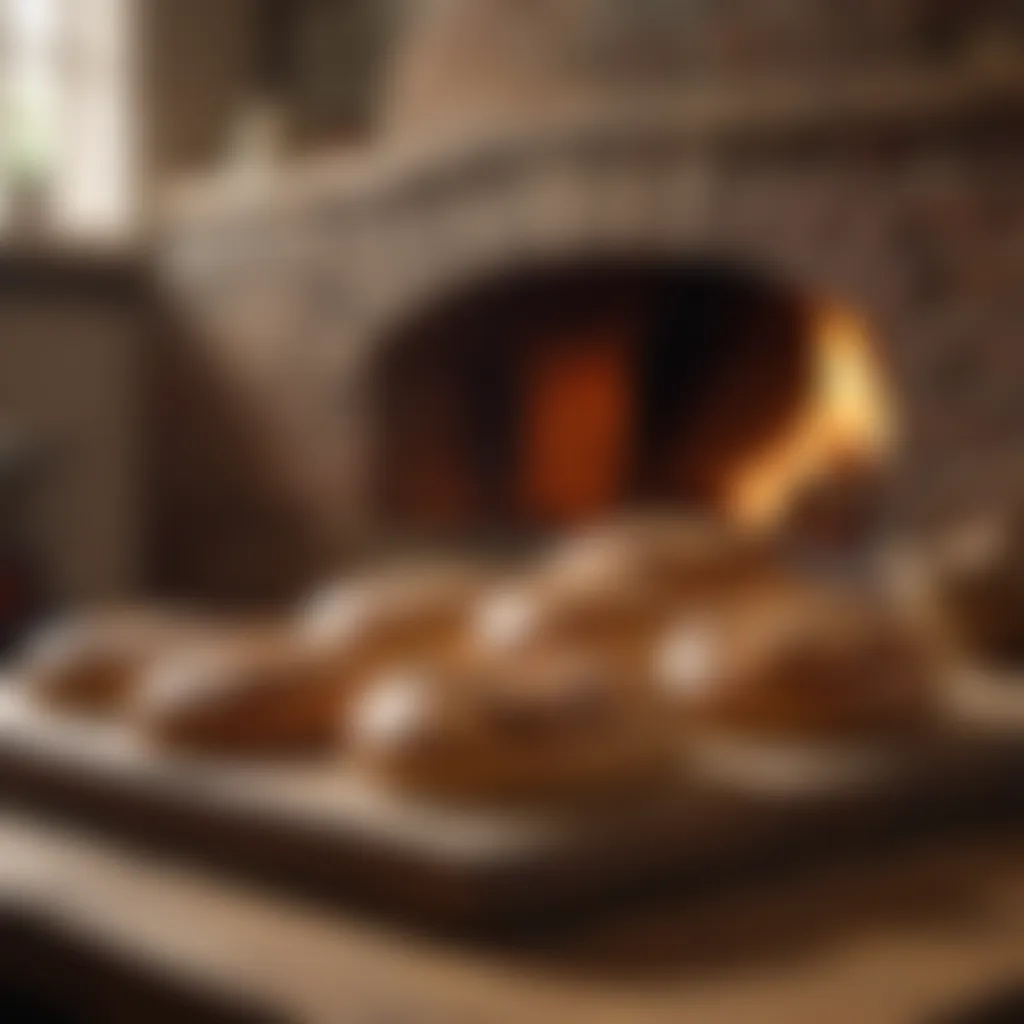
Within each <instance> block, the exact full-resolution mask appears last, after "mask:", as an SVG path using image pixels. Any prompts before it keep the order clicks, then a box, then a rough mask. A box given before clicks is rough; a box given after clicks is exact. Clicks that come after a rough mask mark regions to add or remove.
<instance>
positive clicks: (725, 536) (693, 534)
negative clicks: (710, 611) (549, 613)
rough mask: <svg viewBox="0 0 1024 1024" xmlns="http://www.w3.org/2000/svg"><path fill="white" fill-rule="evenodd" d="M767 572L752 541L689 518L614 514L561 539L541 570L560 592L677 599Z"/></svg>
mask: <svg viewBox="0 0 1024 1024" xmlns="http://www.w3.org/2000/svg"><path fill="white" fill-rule="evenodd" d="M773 571H774V561H773V559H772V558H771V554H770V552H769V551H768V549H767V547H766V546H765V545H764V544H763V543H762V542H761V541H760V540H758V539H756V538H754V537H753V536H751V535H747V534H744V533H741V532H738V531H736V530H733V529H730V528H728V527H726V526H724V525H721V524H718V523H712V522H709V521H706V520H703V519H699V518H696V517H693V516H685V515H670V514H660V515H655V514H649V515H646V516H643V515H640V516H634V517H631V518H625V519H620V520H618V521H616V522H613V523H609V524H606V525H604V526H600V527H597V528H595V529H592V530H590V531H587V532H584V533H582V534H580V535H579V536H576V537H574V538H572V539H570V540H569V541H567V542H565V543H563V544H562V545H561V546H560V547H558V548H556V550H555V551H554V552H553V553H552V555H551V556H550V557H549V558H548V559H547V560H546V562H545V564H544V565H542V567H541V575H543V576H544V578H545V579H546V580H547V581H548V582H549V583H551V584H552V585H553V586H555V587H557V588H559V589H561V590H567V591H573V592H576V591H616V592H618V593H620V594H628V595H632V596H633V599H634V600H637V601H640V600H643V599H644V598H646V599H647V600H655V601H657V600H661V599H664V598H670V599H671V600H673V601H676V602H678V601H679V600H681V599H683V598H685V597H686V596H688V595H690V594H696V595H699V596H701V597H706V596H707V595H708V594H709V592H711V591H716V592H717V591H719V590H725V589H734V588H736V587H738V586H742V585H744V584H746V583H748V582H750V581H756V580H759V579H761V578H762V577H763V576H765V575H766V574H769V575H770V574H771V573H772V572H773Z"/></svg>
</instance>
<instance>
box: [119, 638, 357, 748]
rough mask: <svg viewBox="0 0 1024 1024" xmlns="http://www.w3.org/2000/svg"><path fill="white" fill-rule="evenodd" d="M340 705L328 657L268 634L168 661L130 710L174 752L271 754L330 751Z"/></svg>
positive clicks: (234, 640)
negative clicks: (174, 749) (326, 661)
mask: <svg viewBox="0 0 1024 1024" xmlns="http://www.w3.org/2000/svg"><path fill="white" fill-rule="evenodd" d="M339 699H340V698H339V689H338V686H337V683H336V681H335V678H334V676H333V673H332V672H331V671H330V667H329V666H328V665H327V664H326V663H325V661H324V659H322V658H318V657H316V656H315V655H314V654H313V653H312V652H310V651H309V650H308V649H306V648H304V647H303V646H302V645H300V644H298V643H297V642H295V639H294V638H293V637H290V636H288V635H287V634H286V633H284V632H280V631H272V630H268V631H266V632H263V633H255V634H253V635H250V636H246V637H223V638H221V640H220V641H218V642H211V643H206V644H202V645H199V646H196V647H193V648H191V649H187V650H181V651H177V652H175V653H173V654H170V655H168V656H166V657H164V658H163V659H162V660H160V661H158V662H157V663H155V664H154V665H153V666H152V668H151V670H150V671H149V673H148V674H147V678H146V679H145V681H144V683H143V685H142V686H141V688H140V690H139V692H138V694H137V696H136V698H135V700H134V702H133V706H132V712H133V717H134V720H135V722H136V724H137V725H138V726H139V728H140V729H141V730H142V731H143V733H145V734H146V735H148V736H149V737H151V738H153V739H155V740H157V741H158V742H160V743H161V744H164V745H166V746H169V747H173V748H177V749H184V750H192V751H197V752H203V753H210V754H241V755H253V754H274V753H287V752H298V751H309V750H315V749H320V748H323V747H325V746H328V745H330V743H331V742H332V739H333V734H334V724H335V720H336V717H337V708H338V703H339Z"/></svg>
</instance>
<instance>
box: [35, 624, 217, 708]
mask: <svg viewBox="0 0 1024 1024" xmlns="http://www.w3.org/2000/svg"><path fill="white" fill-rule="evenodd" d="M198 631H199V626H198V625H197V624H196V623H194V622H187V621H185V620H184V619H182V618H179V617H175V616H171V615H166V614H161V613H159V612H153V611H142V610H120V611H107V612H97V613H94V614H91V615H86V616H83V617H81V618H77V619H71V620H69V621H66V622H63V623H59V624H57V625H53V626H50V627H48V628H46V629H44V630H43V631H42V632H41V633H40V634H38V635H37V636H36V637H34V638H33V640H32V641H31V642H30V643H29V646H28V649H27V651H26V653H25V656H24V658H23V659H22V662H21V665H20V669H19V670H20V672H21V673H22V675H23V678H24V680H25V684H26V687H27V689H28V692H29V693H30V694H31V696H32V697H33V699H35V700H37V701H39V702H40V703H42V704H44V705H47V706H49V707H53V708H55V709H59V710H62V711H73V712H76V713H80V714H89V715H110V714H114V713H116V712H118V711H120V710H122V709H123V708H124V706H125V704H126V702H127V701H128V700H129V698H130V697H131V695H132V693H133V692H134V690H135V688H136V687H137V686H138V685H139V683H140V680H141V678H142V674H143V673H144V671H145V669H146V667H147V666H148V665H149V664H150V663H151V662H152V661H153V660H154V659H156V658H158V657H159V656H160V655H161V654H163V653H164V652H165V651H167V650H168V649H170V648H172V647H174V646H175V645H176V644H179V643H182V642H183V641H184V640H185V638H187V637H193V636H194V635H195V634H196V633H197V632H198Z"/></svg>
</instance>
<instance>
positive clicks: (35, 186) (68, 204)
mask: <svg viewBox="0 0 1024 1024" xmlns="http://www.w3.org/2000/svg"><path fill="white" fill-rule="evenodd" d="M132 2H133V0H0V228H2V229H6V231H7V232H8V233H11V232H17V231H19V230H20V231H22V232H24V231H33V232H35V231H39V232H42V231H44V230H45V231H46V233H48V234H54V235H57V236H71V237H90V238H92V237H108V238H109V237H116V236H118V235H122V234H124V233H125V232H126V231H127V230H128V228H129V227H130V225H131V221H132V212H133V209H134V205H135V203H134V198H135V197H134V184H135V182H134V177H135V175H134V173H133V170H134V159H133V152H132V150H133V139H132V125H131V110H130V102H129V99H130V97H129V74H130V69H129V61H128V45H127V44H128V29H129V15H130V6H131V4H132Z"/></svg>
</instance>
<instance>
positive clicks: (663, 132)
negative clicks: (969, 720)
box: [162, 0, 1024, 564]
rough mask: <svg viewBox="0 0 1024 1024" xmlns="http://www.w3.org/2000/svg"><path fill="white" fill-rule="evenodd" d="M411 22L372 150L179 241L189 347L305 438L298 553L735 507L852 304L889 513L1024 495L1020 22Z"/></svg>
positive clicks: (221, 198) (227, 539) (895, 16)
mask: <svg viewBox="0 0 1024 1024" xmlns="http://www.w3.org/2000/svg"><path fill="white" fill-rule="evenodd" d="M416 9H417V13H416V14H415V15H414V16H410V18H411V21H410V24H409V25H408V26H407V31H406V32H405V36H404V38H403V40H402V41H401V42H400V44H399V45H398V48H397V58H396V62H395V68H394V72H393V74H392V75H391V77H390V80H389V81H390V87H389V89H388V91H387V95H386V97H385V102H384V107H383V111H382V114H381V119H380V125H379V129H378V131H377V133H376V135H375V136H374V138H373V140H372V141H371V142H370V143H368V144H367V145H366V146H365V147H363V148H361V149H359V150H355V151H352V152H351V153H348V154H345V155H333V156H330V157H323V158H319V159H316V160H307V161H305V162H303V163H302V164H301V165H299V164H297V165H295V166H291V167H288V168H285V169H282V170H280V171H279V172H276V173H274V174H271V175H268V176H267V177H266V178H261V179H259V180H256V179H247V180H246V182H245V183H244V185H243V184H240V183H239V181H232V180H226V179H224V178H222V179H219V180H207V181H203V182H198V183H196V184H194V185H191V186H189V187H187V188H185V189H184V190H182V191H181V192H180V193H179V194H178V195H177V196H176V197H175V198H174V201H173V202H172V203H170V204H169V207H168V211H167V215H166V217H165V219H164V222H163V225H162V237H163V257H164V259H163V263H164V267H165V270H166V278H167V280H168V282H169V287H170V288H171V289H172V291H173V294H174V296H175V299H176V301H177V302H178V304H179V308H181V309H184V310H185V311H186V319H187V325H188V332H189V336H190V344H191V345H199V348H200V349H201V351H202V352H203V355H204V358H207V359H211V360H212V361H213V362H214V363H215V364H216V365H217V367H218V368H219V370H220V372H222V373H223V374H224V375H225V377H226V378H227V379H229V380H231V381H232V382H233V383H234V384H235V385H237V387H238V389H239V390H240V391H241V392H242V393H244V395H245V396H246V401H247V402H249V403H250V404H251V405H252V407H253V408H258V409H259V410H260V417H261V419H262V420H264V421H270V420H272V421H273V423H274V428H273V432H274V434H275V436H277V437H278V438H283V437H287V438H288V442H287V445H284V446H282V447H283V448H284V450H285V451H286V452H287V455H286V457H285V458H284V460H283V461H284V463H285V464H286V469H287V471H288V477H289V480H290V482H291V483H292V484H294V490H295V494H296V496H297V497H296V501H297V502H298V506H299V507H301V508H302V510H303V511H302V512H301V514H299V518H298V520H297V521H298V522H301V523H302V524H303V525H302V526H301V527H297V529H298V530H299V532H302V530H307V531H308V533H309V535H310V536H313V535H315V536H316V537H317V538H318V543H322V544H323V545H324V550H325V551H326V550H328V549H329V548H331V547H332V546H333V545H340V546H341V547H344V546H345V545H346V544H351V543H354V542H356V541H357V540H359V541H362V542H366V543H369V542H370V541H382V542H385V543H386V542H388V541H390V540H392V539H395V538H400V537H401V538H406V537H437V536H456V537H468V536H475V535H478V534H479V535H496V534H504V535H529V536H533V535H534V534H536V533H538V532H539V533H542V534H543V533H545V532H547V531H550V530H551V529H557V528H561V527H563V526H565V525H569V524H571V523H573V522H575V521H577V520H579V519H582V518H586V517H588V516H590V515H593V514H596V513H599V512H600V511H602V510H604V509H607V508H616V507H620V506H623V505H629V504H632V503H636V502H647V501H658V502H665V501H687V502H698V503H701V502H703V503H705V504H710V505H712V506H716V507H720V506H721V505H722V503H723V502H725V501H726V500H727V499H726V497H723V495H724V494H725V492H726V491H727V490H728V488H727V487H726V486H725V484H723V483H722V481H721V480H720V479H718V478H717V477H716V473H717V474H718V475H719V476H721V472H720V471H721V468H722V467H723V466H727V467H728V466H733V465H735V466H740V465H746V464H748V463H749V462H750V459H751V458H752V453H755V452H757V451H760V450H762V449H763V448H764V446H765V445H766V444H767V439H769V438H775V437H781V436H783V435H784V434H785V431H786V430H787V429H788V428H789V427H792V425H793V424H794V423H796V422H798V421H799V415H800V410H802V409H806V408H807V401H806V396H807V393H808V388H809V386H810V385H809V383H808V382H809V380H810V379H811V377H812V376H813V372H814V371H813V366H814V362H813V360H814V358H815V357H814V354H813V353H814V351H815V348H814V346H815V345H816V344H819V343H820V341H821V332H822V329H823V328H822V322H823V319H824V320H828V318H829V317H830V316H838V317H840V318H841V319H842V320H843V322H844V323H846V324H848V325H850V324H856V325H858V326H857V328H856V330H857V331H858V332H859V337H860V342H858V344H860V343H863V345H864V346H866V348H868V349H870V350H871V355H870V357H869V358H870V359H871V360H873V361H875V362H876V363H877V368H878V371H877V372H878V374H879V379H880V380H883V381H884V389H885V393H886V395H887V399H886V401H887V403H888V404H887V408H886V410H885V411H886V415H888V416H890V417H891V419H892V421H893V428H892V431H891V435H892V436H891V437H890V438H889V440H890V441H891V442H892V444H891V449H892V450H891V451H889V452H888V453H887V457H889V458H891V459H894V460H895V461H894V462H892V463H891V464H889V465H888V475H887V482H888V490H887V509H888V511H889V513H890V514H891V516H892V518H893V521H894V522H899V523H902V524H909V525H914V524H928V523H930V522H935V521H941V520H944V519H948V518H950V517H953V516H956V515H958V514H960V513H961V512H963V511H965V510H967V509H969V508H971V507H973V506H975V505H977V504H979V503H983V502H984V503H989V504H991V503H993V502H1000V501H1003V500H1008V499H1010V498H1012V497H1014V496H1017V495H1021V494H1022V493H1024V460H1022V457H1021V451H1022V448H1024V403H1022V402H1021V400H1020V396H1019V385H1020V380H1021V374H1022V372H1024V343H1022V342H1021V340H1020V338H1019V337H1018V333H1019V331H1020V323H1021V315H1022V314H1024V184H1022V183H1024V120H1022V115H1024V71H1022V68H1024V63H1022V61H1021V59H1020V58H1021V55H1022V54H1024V14H1022V9H1021V7H1020V5H1019V4H1018V3H1013V2H999V0H985V2H981V0H979V2H975V3H972V4H962V3H951V2H941V0H875V2H870V0H866V2H862V3H859V4H843V5H841V4H835V3H828V2H823V0H816V2H815V0H791V2H788V3H765V2H763V0H761V2H752V0H740V2H738V3H737V2H733V0H729V2H727V0H718V2H710V3H709V2H699V0H687V2H679V3H668V4H665V3H655V2H653V0H648V2H645V3H634V2H630V0H619V2H594V3H591V4H580V3H578V2H569V0H543V2H541V0H537V2H529V3H527V2H520V3H507V2H501V0H488V2H486V3H485V2H482V0H472V2H467V0H462V2H451V0H449V2H447V3H427V4H420V5H416ZM833 322H834V321H833ZM851 329H852V328H851ZM876 418H877V417H876ZM709 424H710V426H709ZM787 425H788V426H787ZM887 430H888V425H887ZM876 441H877V438H876V439H874V441H873V442H872V443H875V442H876ZM897 441H898V443H897ZM709 453H713V455H714V458H712V459H709ZM169 457H173V452H172V453H170V455H169ZM730 460H731V461H730ZM709 463H710V464H711V465H709ZM730 479H731V478H730ZM211 486H212V485H211ZM723 488H724V490H723ZM198 490H199V491H202V490H203V488H202V487H200V488H198ZM183 493H184V492H183ZM190 493H191V492H190ZM165 515H167V516H168V517H169V519H170V525H169V526H166V527H165V528H166V529H170V530H172V531H173V530H174V529H176V528H177V529H185V526H184V525H182V524H189V523H191V524H192V526H191V528H192V529H193V533H195V534H196V535H199V534H201V533H202V521H203V516H202V514H201V513H199V512H196V511H195V510H192V511H190V509H189V507H188V500H186V499H184V498H181V497H180V496H179V498H178V501H177V504H176V505H174V507H173V512H166V513H165ZM303 516H305V517H306V518H305V519H303ZM268 530H269V528H268ZM233 535H234V531H233V530H232V529H231V528H230V526H227V527H225V529H224V531H223V535H222V536H220V537H219V538H213V537H210V538H208V541H207V542H206V543H207V546H208V547H209V548H211V549H212V548H213V547H217V548H218V549H220V548H222V547H223V545H225V544H228V545H230V544H231V543H232V542H233V541H235V540H237V538H236V537H234V536H233ZM250 543H251V544H252V545H253V554H252V556H251V557H257V552H258V549H259V548H260V545H261V543H262V544H267V545H270V546H273V547H275V548H276V549H279V550H280V549H284V548H286V547H287V544H288V543H289V540H288V536H287V535H286V532H285V531H282V530H279V529H277V530H271V531H269V532H268V535H267V537H266V538H265V539H264V541H260V539H259V537H258V536H257V537H255V538H252V539H251V540H250ZM196 544H198V545H199V546H198V547H197V548H196V551H195V552H194V553H193V554H194V557H195V558H198V559H201V558H202V555H201V551H202V550H203V548H202V544H201V543H200V542H199V541H196ZM182 564H184V562H183V563H182Z"/></svg>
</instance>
